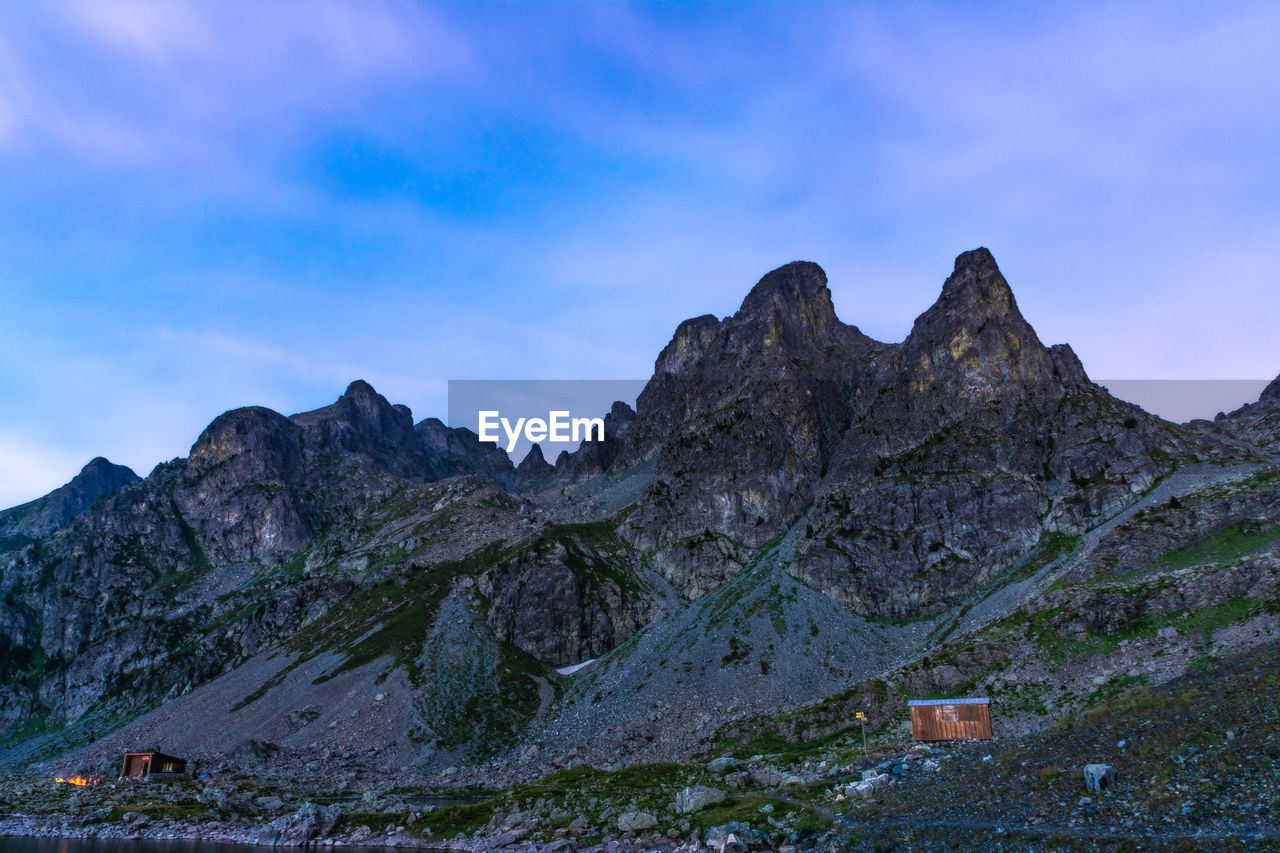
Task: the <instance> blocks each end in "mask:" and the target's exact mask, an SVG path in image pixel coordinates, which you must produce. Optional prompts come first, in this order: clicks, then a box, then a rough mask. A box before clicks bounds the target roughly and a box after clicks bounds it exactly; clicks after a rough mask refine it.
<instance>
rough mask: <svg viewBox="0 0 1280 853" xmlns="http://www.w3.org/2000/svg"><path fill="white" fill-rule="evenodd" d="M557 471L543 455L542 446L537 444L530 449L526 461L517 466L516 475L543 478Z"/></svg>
mask: <svg viewBox="0 0 1280 853" xmlns="http://www.w3.org/2000/svg"><path fill="white" fill-rule="evenodd" d="M554 471H555V469H554V468H552V467H551V463H550V462H548V461H547V459H546V457H545V456H543V455H542V445H539V444H535V445H534V446H533V447H531V448H529V452H528V453H527V454H525V457H524V459H522V460H520V464H519V465H517V466H516V474H517V475H519V476H521V477H542V476H546V475H548V474H551V473H553V472H554Z"/></svg>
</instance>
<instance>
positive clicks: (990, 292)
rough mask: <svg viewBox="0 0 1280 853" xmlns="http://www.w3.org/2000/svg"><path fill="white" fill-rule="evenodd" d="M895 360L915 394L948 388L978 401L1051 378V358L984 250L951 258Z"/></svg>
mask: <svg viewBox="0 0 1280 853" xmlns="http://www.w3.org/2000/svg"><path fill="white" fill-rule="evenodd" d="M1064 355H1065V354H1064ZM901 357H902V362H901V364H902V368H903V370H904V376H905V378H907V379H909V381H910V384H911V385H912V386H914V388H915V390H916V392H917V393H919V392H923V391H925V390H927V389H929V388H942V387H950V388H951V391H952V392H960V393H962V395H963V396H974V395H976V396H979V397H983V396H987V394H988V393H989V392H992V391H993V390H994V389H996V388H998V387H1000V386H1002V385H1007V384H1037V383H1039V382H1042V381H1044V380H1045V379H1046V378H1047V377H1052V376H1053V375H1054V363H1053V357H1052V354H1051V353H1050V352H1049V350H1048V348H1047V347H1045V346H1044V344H1042V343H1041V342H1040V339H1039V337H1037V336H1036V333H1035V330H1034V329H1032V328H1031V325H1030V324H1029V323H1027V321H1026V320H1025V319H1024V318H1023V316H1022V313H1021V312H1020V311H1019V310H1018V304H1017V302H1016V301H1015V300H1014V298H1013V290H1012V289H1011V288H1010V287H1009V283H1008V282H1007V281H1005V278H1004V275H1002V274H1001V272H1000V268H999V267H998V266H997V265H996V261H995V258H993V257H992V256H991V252H990V251H988V250H987V249H985V248H979V249H974V250H972V251H969V252H965V253H963V254H961V255H960V256H959V257H957V258H956V262H955V269H954V270H953V271H952V273H951V275H950V276H948V278H947V280H946V282H945V283H944V284H943V285H942V294H941V296H939V297H938V301H937V302H935V303H934V304H933V306H932V307H930V308H929V310H927V311H925V312H924V313H923V314H921V315H920V316H919V317H918V318H917V319H916V322H915V325H914V326H913V327H912V329H911V334H910V335H909V336H908V337H907V339H906V341H904V342H903V346H902V352H901ZM1071 361H1072V359H1065V360H1064V365H1068V363H1069V362H1071ZM1068 366H1069V365H1068Z"/></svg>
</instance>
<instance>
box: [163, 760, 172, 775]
mask: <svg viewBox="0 0 1280 853" xmlns="http://www.w3.org/2000/svg"><path fill="white" fill-rule="evenodd" d="M160 772H161V773H172V772H173V762H172V761H166V762H165V763H164V764H163V765H161V766H160Z"/></svg>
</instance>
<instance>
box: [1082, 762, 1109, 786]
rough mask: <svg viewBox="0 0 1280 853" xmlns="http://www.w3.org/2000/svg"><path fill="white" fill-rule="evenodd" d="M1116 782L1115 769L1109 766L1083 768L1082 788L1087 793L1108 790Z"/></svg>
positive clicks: (1099, 765) (1088, 765)
mask: <svg viewBox="0 0 1280 853" xmlns="http://www.w3.org/2000/svg"><path fill="white" fill-rule="evenodd" d="M1115 781H1116V771H1115V768H1114V767H1112V766H1111V765H1110V764H1086V765H1085V766H1084V786H1085V788H1086V789H1087V790H1089V791H1101V790H1103V789H1105V788H1110V787H1111V786H1112V785H1113V784H1114V783H1115Z"/></svg>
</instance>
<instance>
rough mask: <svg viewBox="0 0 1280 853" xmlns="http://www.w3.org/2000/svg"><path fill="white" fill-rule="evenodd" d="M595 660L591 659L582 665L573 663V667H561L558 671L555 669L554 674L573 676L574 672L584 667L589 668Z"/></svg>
mask: <svg viewBox="0 0 1280 853" xmlns="http://www.w3.org/2000/svg"><path fill="white" fill-rule="evenodd" d="M596 660H597V659H596V658H592V659H591V660H584V661H583V662H582V663H575V664H574V665H573V666H565V667H561V668H560V669H557V670H556V672H558V673H560V674H561V675H573V674H574V673H575V672H577V671H578V670H580V669H582V668H583V667H584V666H590V665H591V664H593V663H595V662H596Z"/></svg>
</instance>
